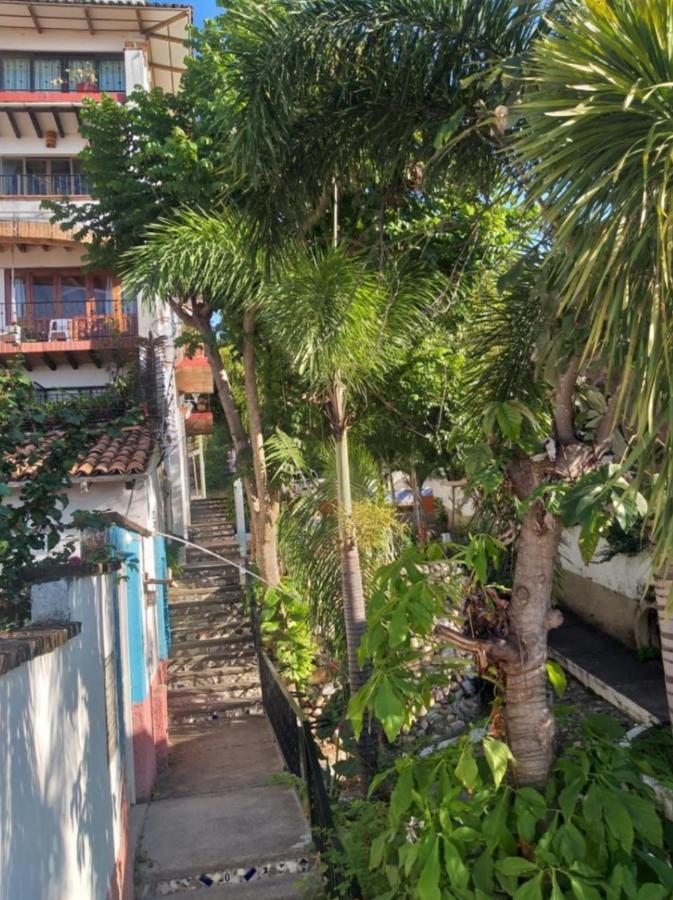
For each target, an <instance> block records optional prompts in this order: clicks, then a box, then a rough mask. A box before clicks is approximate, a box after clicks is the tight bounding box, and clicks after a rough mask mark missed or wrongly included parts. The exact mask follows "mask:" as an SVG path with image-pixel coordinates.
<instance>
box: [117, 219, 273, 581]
mask: <svg viewBox="0 0 673 900" xmlns="http://www.w3.org/2000/svg"><path fill="white" fill-rule="evenodd" d="M121 271H122V272H123V274H124V278H125V282H126V284H127V285H128V286H129V288H130V289H132V290H136V291H142V292H143V295H144V296H145V297H147V298H150V302H151V298H153V297H164V298H168V302H169V303H170V305H171V306H172V307H173V309H175V311H176V312H177V313H178V315H179V316H180V317H181V319H182V320H183V321H184V322H185V323H187V324H188V325H190V326H191V327H193V328H195V329H196V330H197V331H198V332H199V334H200V335H201V337H202V339H203V343H204V347H205V350H206V354H207V356H208V359H209V361H210V364H211V368H212V370H213V373H214V376H215V384H216V387H217V391H218V396H219V398H220V402H221V404H222V409H223V411H224V415H225V419H226V422H227V426H228V428H229V432H230V434H231V438H232V441H233V445H234V449H235V450H236V453H237V458H238V465H239V468H240V471H241V473H242V475H243V482H244V487H245V492H246V497H247V501H248V508H249V512H250V517H251V523H252V534H253V538H254V547H255V558H256V561H257V564H258V567H259V570H260V574H261V575H262V577H263V578H264V580H265V581H266V582H267V583H268V584H271V585H275V584H278V582H279V581H280V569H279V560H278V545H277V527H276V526H277V519H278V511H279V505H278V497H277V495H276V493H275V491H274V490H273V489H272V486H271V484H270V483H269V475H268V468H267V463H266V456H265V450H264V437H265V432H264V423H263V413H262V405H261V403H260V395H259V385H258V362H257V355H258V349H259V344H258V334H257V332H258V314H259V304H260V301H261V298H262V288H263V285H264V276H263V272H262V266H261V264H260V262H259V260H258V259H256V258H255V255H254V254H251V253H250V252H249V250H248V246H247V239H246V229H245V224H244V221H243V220H242V219H240V217H236V216H235V214H233V213H231V212H228V211H226V210H221V211H220V212H219V214H216V215H210V216H209V215H206V214H205V213H200V212H194V211H190V210H185V211H183V212H182V213H178V214H177V215H175V216H173V217H172V218H171V219H163V220H160V221H158V222H155V223H154V224H152V225H150V226H149V227H148V228H147V230H146V232H145V234H144V242H143V243H142V244H140V245H139V246H138V247H136V248H133V249H131V250H129V251H127V252H126V253H125V254H124V256H123V258H122V263H121ZM219 330H226V331H227V332H228V336H229V342H230V343H233V344H234V345H238V348H239V351H240V356H241V360H242V368H243V376H244V402H243V408H241V404H240V403H239V401H238V398H237V396H236V394H235V392H234V390H233V388H232V382H231V377H230V375H229V373H228V371H227V368H226V366H225V365H224V363H223V359H222V356H221V354H220V349H219V346H218V340H217V332H218V331H219ZM250 464H251V469H252V471H250V467H249V466H250Z"/></svg>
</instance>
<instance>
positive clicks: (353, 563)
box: [334, 403, 376, 784]
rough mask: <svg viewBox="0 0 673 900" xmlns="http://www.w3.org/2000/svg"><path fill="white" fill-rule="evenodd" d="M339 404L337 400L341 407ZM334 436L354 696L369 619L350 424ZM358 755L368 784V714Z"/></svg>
mask: <svg viewBox="0 0 673 900" xmlns="http://www.w3.org/2000/svg"><path fill="white" fill-rule="evenodd" d="M340 405H341V404H340V403H338V406H340ZM342 422H343V417H342ZM334 439H335V447H336V470H337V491H338V508H339V542H340V555H341V590H342V594H343V604H344V624H345V631H346V652H347V657H348V682H349V686H350V692H351V696H353V695H354V694H356V693H357V692H358V691H359V690H360V688H361V687H362V686H363V685H364V684H365V683H366V681H367V679H368V678H369V674H370V673H369V671H368V667H365V668H361V667H360V664H359V662H358V650H359V648H360V644H361V643H362V638H363V637H364V635H365V632H366V630H367V618H366V605H365V595H364V588H363V585H362V568H361V565H360V553H359V551H358V546H357V539H356V535H355V531H354V528H353V501H352V496H351V479H350V461H349V455H348V428H347V426H345V425H343V424H342V425H340V426H339V425H338V426H337V427H335V428H334ZM358 757H359V762H360V769H361V772H362V778H363V781H364V783H365V784H367V783H368V782H369V781H370V779H371V778H372V776H373V774H374V773H375V771H376V735H375V733H374V731H373V729H372V728H371V723H370V722H369V720H368V718H367V717H365V720H364V722H363V726H362V733H361V735H360V738H359V740H358Z"/></svg>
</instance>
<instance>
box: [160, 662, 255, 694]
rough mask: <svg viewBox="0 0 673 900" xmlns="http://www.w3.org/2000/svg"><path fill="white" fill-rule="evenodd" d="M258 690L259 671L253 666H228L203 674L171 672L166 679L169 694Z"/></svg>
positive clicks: (205, 671) (206, 671)
mask: <svg viewBox="0 0 673 900" xmlns="http://www.w3.org/2000/svg"><path fill="white" fill-rule="evenodd" d="M248 688H259V670H258V668H257V665H255V666H248V667H243V666H230V667H229V668H228V669H226V668H225V669H222V668H212V669H205V670H204V671H203V672H200V673H199V672H191V673H189V672H183V673H179V672H175V673H173V672H171V673H170V675H169V677H168V689H169V694H170V693H171V692H172V691H190V690H204V691H229V690H232V691H243V690H247V689H248Z"/></svg>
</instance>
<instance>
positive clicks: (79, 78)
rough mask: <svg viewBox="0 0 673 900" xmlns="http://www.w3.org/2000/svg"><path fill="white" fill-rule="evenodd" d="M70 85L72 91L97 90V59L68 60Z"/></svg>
mask: <svg viewBox="0 0 673 900" xmlns="http://www.w3.org/2000/svg"><path fill="white" fill-rule="evenodd" d="M68 87H69V89H70V90H71V91H97V90H98V73H97V71H96V60H95V59H69V60H68Z"/></svg>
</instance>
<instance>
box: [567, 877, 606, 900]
mask: <svg viewBox="0 0 673 900" xmlns="http://www.w3.org/2000/svg"><path fill="white" fill-rule="evenodd" d="M569 877H570V886H571V887H572V889H573V894H574V895H575V897H576V898H577V900H601V895H600V894H599V893H598V891H597V890H596V888H594V887H592V886H591V885H590V884H587V883H586V881H582V880H581V879H579V878H576V877H573V876H572V875H570V876H569Z"/></svg>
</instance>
